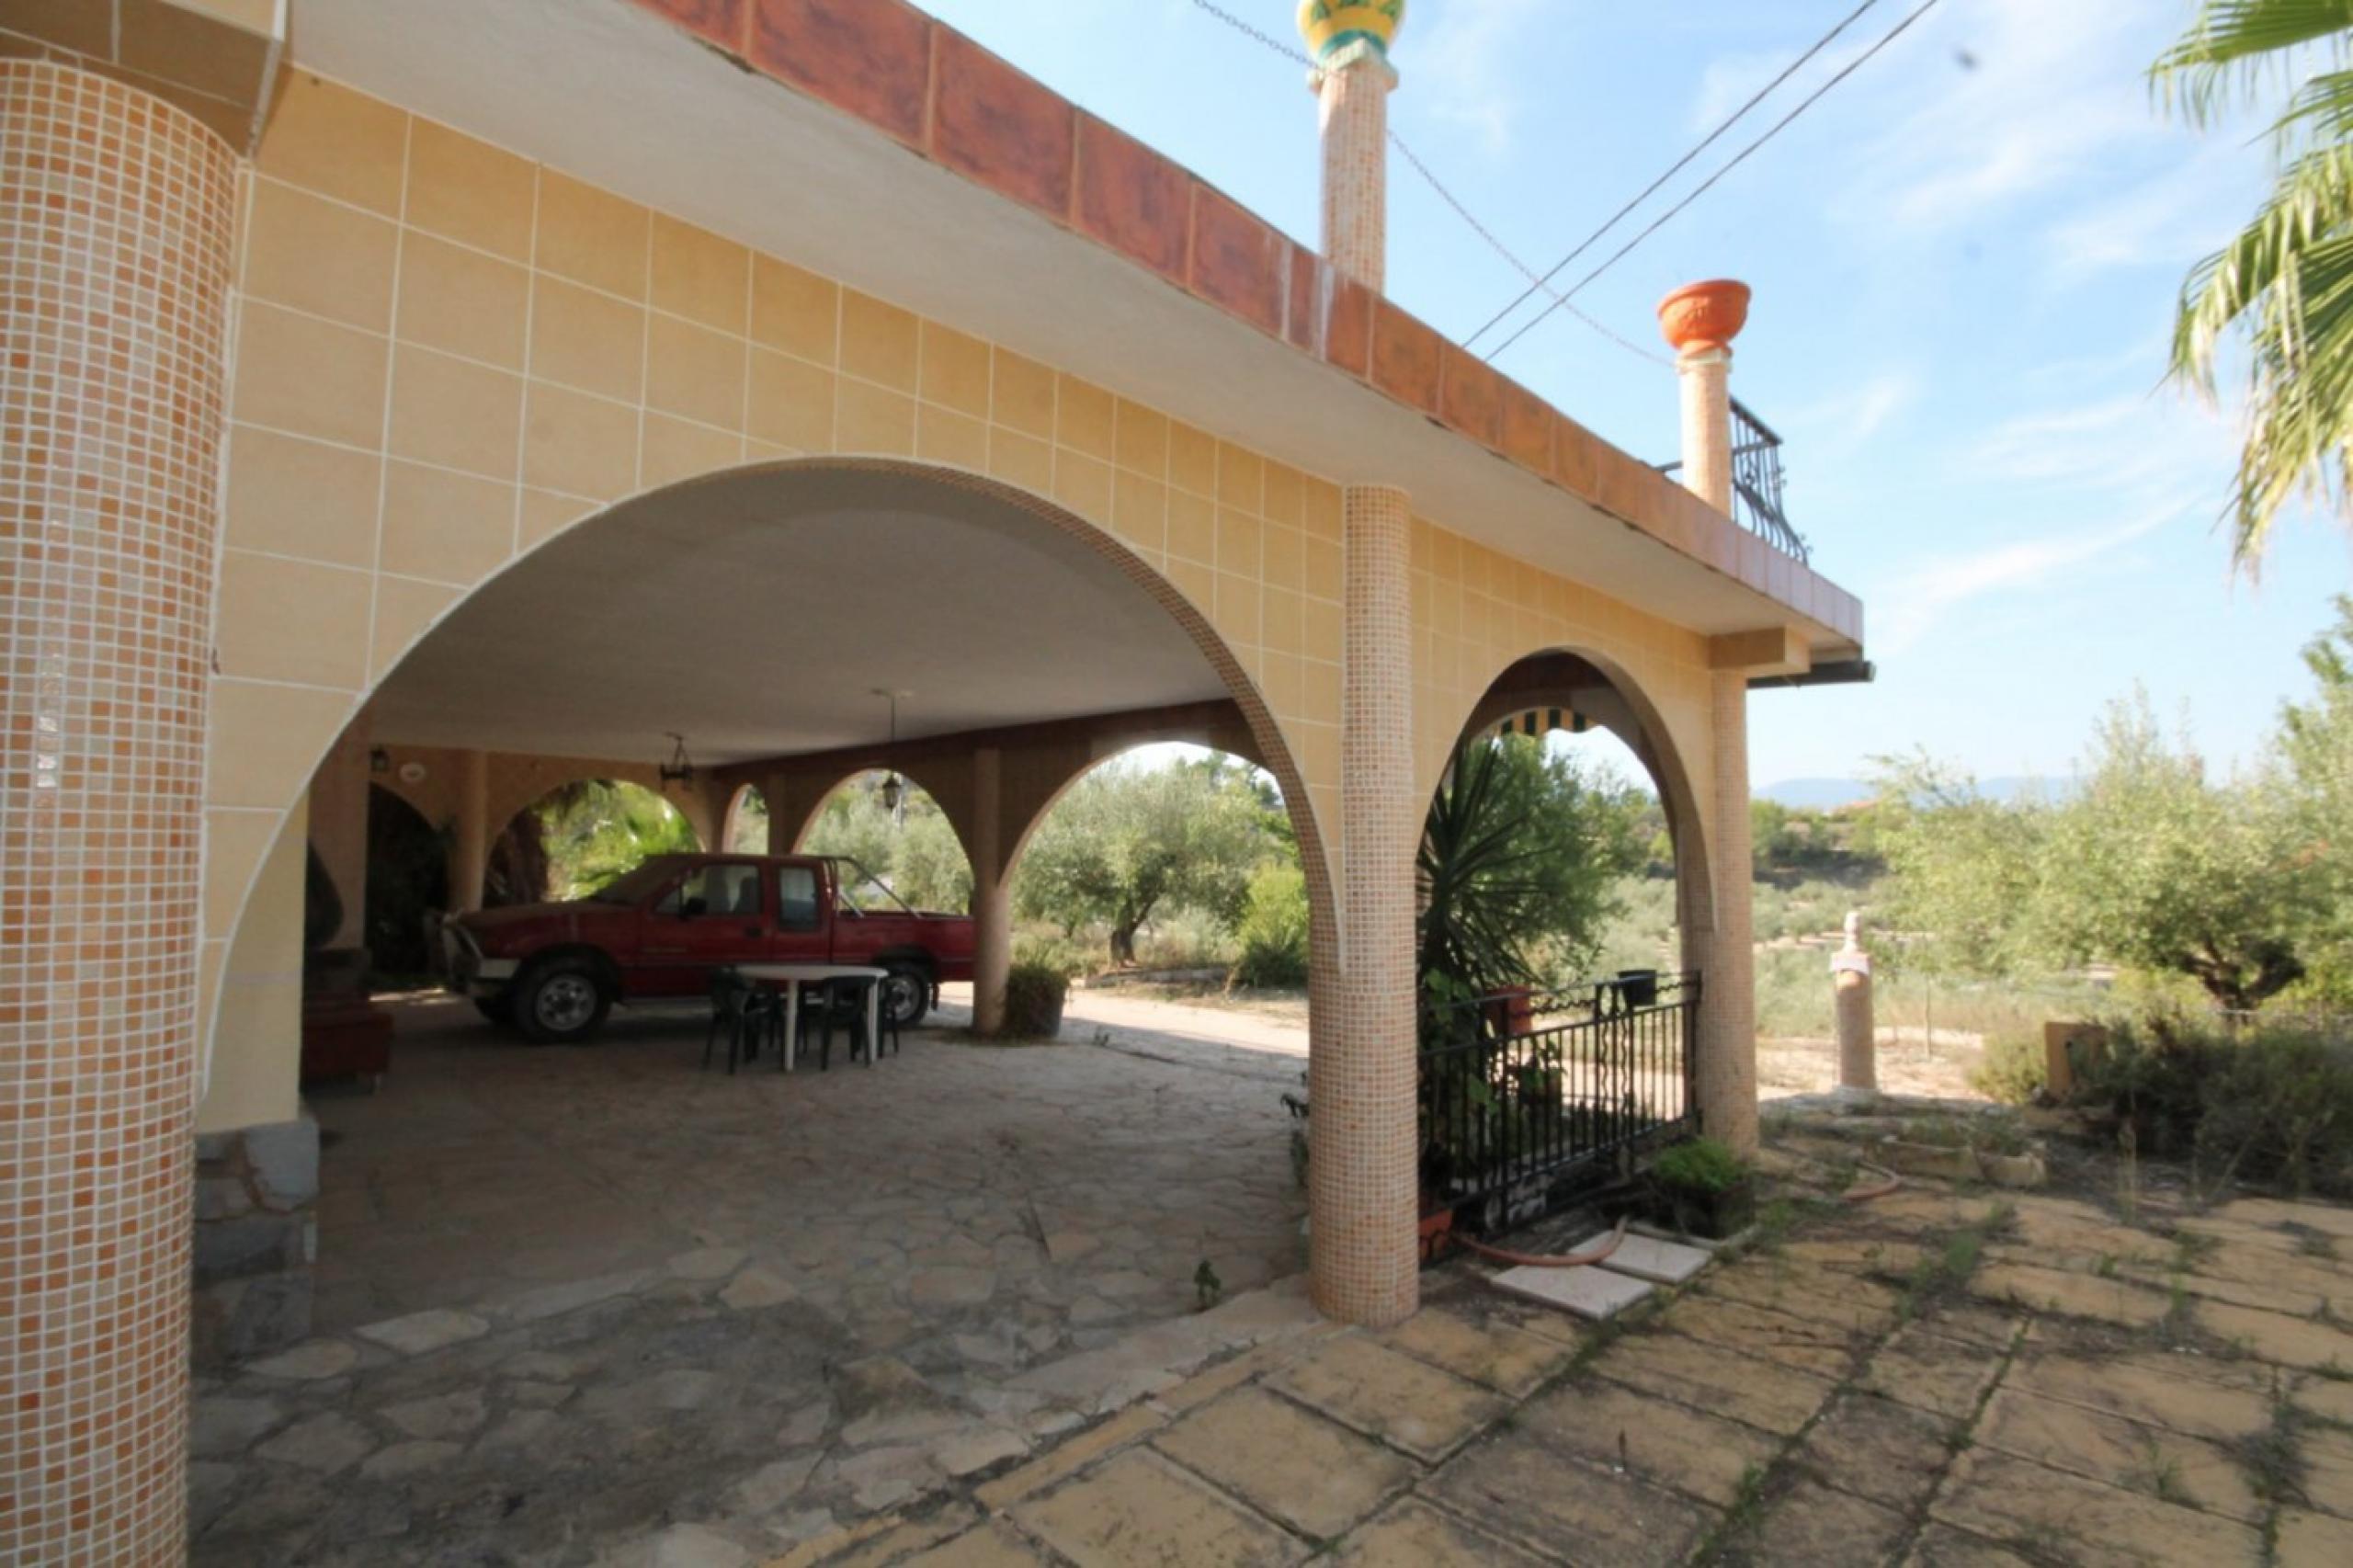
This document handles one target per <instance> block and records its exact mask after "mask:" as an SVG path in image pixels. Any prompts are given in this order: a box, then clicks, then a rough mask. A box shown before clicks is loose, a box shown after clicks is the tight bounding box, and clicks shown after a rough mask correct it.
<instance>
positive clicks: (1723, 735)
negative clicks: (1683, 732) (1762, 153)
mask: <svg viewBox="0 0 2353 1568" xmlns="http://www.w3.org/2000/svg"><path fill="white" fill-rule="evenodd" d="M1676 369H1677V371H1678V372H1679V380H1680V381H1681V383H1682V396H1683V477H1684V483H1686V484H1688V486H1689V487H1690V488H1691V491H1692V492H1693V494H1697V495H1699V496H1700V497H1701V498H1702V499H1704V500H1705V501H1706V502H1707V503H1708V504H1709V505H1710V506H1713V507H1715V508H1716V509H1717V510H1719V511H1721V512H1724V513H1726V514H1729V513H1730V512H1731V511H1732V386H1731V375H1732V350H1731V349H1730V348H1728V347H1724V346H1723V345H1722V344H1721V343H1715V342H1708V341H1695V342H1690V343H1687V344H1685V345H1684V346H1683V347H1682V351H1681V352H1680V354H1678V355H1677V359H1676ZM1709 679H1710V682H1711V690H1710V692H1709V724H1708V728H1709V750H1710V753H1711V757H1712V759H1713V771H1712V782H1713V784H1714V790H1713V800H1714V802H1715V816H1714V820H1713V822H1712V823H1711V824H1710V827H1711V832H1710V833H1709V835H1708V841H1709V849H1710V855H1709V861H1710V864H1711V865H1712V866H1713V867H1714V868H1715V873H1716V885H1715V910H1714V914H1715V920H1714V923H1713V926H1711V929H1710V931H1709V932H1708V936H1707V939H1706V941H1705V942H1704V943H1703V944H1701V953H1702V962H1701V965H1700V969H1701V974H1700V992H1699V1125H1700V1127H1701V1129H1702V1130H1703V1131H1706V1132H1707V1133H1708V1134H1709V1135H1710V1136H1711V1137H1714V1138H1720V1139H1722V1140H1723V1141H1724V1142H1727V1143H1729V1144H1731V1145H1732V1146H1733V1148H1735V1149H1739V1150H1742V1151H1744V1152H1745V1151H1747V1150H1750V1149H1754V1148H1755V1147H1756V945H1755V937H1754V926H1753V922H1752V918H1751V914H1750V908H1749V900H1750V892H1751V888H1750V876H1751V873H1750V866H1751V863H1752V860H1753V858H1754V855H1753V850H1752V846H1751V844H1750V837H1751V834H1750V827H1749V820H1748V674H1747V672H1746V671H1745V670H1736V669H1735V670H1717V671H1715V672H1714V673H1713V674H1712V675H1711V676H1710V677H1709Z"/></svg>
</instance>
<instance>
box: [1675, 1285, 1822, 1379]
mask: <svg viewBox="0 0 2353 1568" xmlns="http://www.w3.org/2000/svg"><path fill="white" fill-rule="evenodd" d="M1663 1322H1664V1323H1665V1326H1666V1327H1668V1328H1670V1329H1673V1330H1674V1331H1675V1332H1676V1333H1677V1334H1687V1335H1690V1336H1691V1337H1692V1338H1694V1339H1699V1340H1705V1341H1706V1342H1707V1343H1709V1344H1711V1345H1721V1346H1724V1347H1725V1348H1726V1349H1729V1350H1739V1351H1743V1352H1745V1353H1746V1354H1748V1355H1751V1356H1755V1357H1756V1358H1759V1359H1761V1360H1766V1361H1772V1362H1776V1363H1778V1364H1779V1365H1781V1366H1784V1367H1795V1368H1798V1369H1800V1370H1802V1371H1808V1372H1812V1373H1813V1374H1814V1375H1816V1376H1817V1377H1824V1378H1832V1379H1836V1378H1843V1377H1845V1376H1846V1375H1847V1371H1848V1369H1850V1368H1851V1367H1852V1366H1853V1365H1854V1360H1855V1354H1856V1351H1857V1348H1858V1347H1859V1346H1860V1345H1861V1344H1862V1343H1863V1342H1862V1340H1861V1338H1860V1337H1859V1335H1852V1334H1849V1333H1847V1331H1846V1330H1845V1329H1843V1328H1841V1327H1839V1326H1837V1325H1836V1324H1824V1323H1820V1322H1817V1321H1815V1320H1813V1319H1811V1318H1803V1317H1799V1316H1797V1315H1796V1314H1795V1313H1793V1312H1777V1311H1775V1310H1774V1309H1772V1308H1769V1307H1752V1306H1750V1305H1749V1304H1748V1303H1747V1302H1745V1301H1731V1300H1728V1299H1725V1298H1722V1297H1717V1296H1686V1297H1685V1298H1684V1299H1683V1300H1681V1301H1677V1302H1676V1304H1675V1305H1674V1307H1672V1308H1671V1309H1669V1311H1668V1312H1667V1314H1666V1316H1665V1319H1664V1320H1663Z"/></svg>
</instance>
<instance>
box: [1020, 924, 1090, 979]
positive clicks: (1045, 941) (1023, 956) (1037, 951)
mask: <svg viewBox="0 0 2353 1568" xmlns="http://www.w3.org/2000/svg"><path fill="white" fill-rule="evenodd" d="M1092 963H1093V955H1092V953H1091V952H1090V951H1089V950H1088V949H1086V948H1084V947H1081V946H1080V945H1079V944H1078V943H1076V942H1074V941H1072V940H1070V939H1069V938H1068V937H1037V936H1028V935H1024V936H1021V937H1016V938H1015V939H1014V943H1013V967H1014V968H1016V969H1042V970H1051V971H1053V972H1054V973H1055V974H1057V975H1060V976H1061V977H1062V978H1063V981H1065V982H1068V981H1071V980H1074V979H1076V978H1077V977H1078V976H1080V975H1082V974H1085V973H1086V972H1087V971H1088V969H1089V968H1090V967H1092Z"/></svg>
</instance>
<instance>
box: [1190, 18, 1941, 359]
mask: <svg viewBox="0 0 2353 1568" xmlns="http://www.w3.org/2000/svg"><path fill="white" fill-rule="evenodd" d="M1197 3H1198V0H1197ZM1932 3H1933V0H1932ZM1878 4H1879V0H1863V3H1862V4H1861V5H1859V6H1856V7H1855V8H1854V9H1853V10H1852V11H1849V12H1847V15H1846V17H1844V18H1843V19H1842V20H1841V21H1840V22H1839V23H1838V25H1837V26H1836V27H1835V28H1831V29H1830V30H1829V31H1828V32H1826V33H1824V34H1823V35H1822V36H1821V37H1820V38H1818V39H1816V40H1814V41H1813V48H1811V49H1809V50H1807V51H1805V52H1804V53H1803V54H1801V55H1799V56H1798V57H1797V58H1796V59H1795V60H1792V61H1790V62H1789V64H1788V65H1787V66H1785V67H1784V68H1783V69H1782V71H1781V74H1779V75H1778V76H1776V77H1774V78H1773V79H1772V80H1771V81H1769V82H1768V83H1766V84H1765V85H1763V86H1761V87H1759V88H1757V89H1756V92H1755V93H1753V94H1751V95H1750V96H1749V99H1748V101H1747V102H1746V103H1745V104H1742V105H1741V106H1740V107H1739V108H1736V109H1734V110H1733V111H1732V113H1731V114H1730V115H1728V116H1726V117H1725V118H1724V119H1722V121H1721V122H1719V123H1718V125H1717V126H1716V128H1715V129H1714V130H1713V131H1709V132H1708V134H1707V135H1705V136H1703V137H1701V138H1700V139H1699V142H1698V143H1697V144H1696V145H1694V146H1693V147H1692V148H1691V150H1690V151H1689V152H1688V153H1684V154H1683V156H1681V157H1679V158H1677V159H1676V160H1675V162H1673V163H1672V164H1669V165H1667V166H1666V170H1665V173H1663V174H1661V175H1660V176H1658V178H1656V179H1654V180H1653V181H1651V183H1650V184H1648V185H1646V186H1644V187H1643V188H1642V189H1641V190H1640V191H1639V192H1637V193H1636V195H1635V197H1634V199H1632V200H1631V201H1629V202H1627V203H1626V205H1625V206H1623V207H1620V209H1618V210H1617V211H1615V212H1612V213H1611V214H1610V215H1609V218H1608V222H1605V223H1603V224H1602V225H1601V227H1599V228H1598V229H1596V230H1595V231H1594V232H1593V233H1590V234H1587V235H1586V237H1585V238H1584V239H1582V240H1580V241H1578V242H1577V245H1576V248H1575V249H1574V250H1572V251H1571V252H1569V254H1568V255H1566V256H1563V257H1562V258H1561V259H1560V260H1558V261H1556V262H1554V263H1553V264H1552V270H1551V271H1549V272H1547V273H1545V274H1544V276H1543V277H1542V278H1536V277H1535V276H1534V274H1532V273H1531V274H1530V275H1529V277H1530V278H1531V281H1530V283H1529V287H1528V288H1525V289H1523V290H1520V291H1519V293H1518V296H1517V297H1516V298H1514V299H1513V301H1512V302H1511V303H1510V304H1508V305H1506V306H1505V307H1504V308H1503V309H1502V310H1500V311H1497V312H1495V314H1494V315H1492V316H1490V317H1488V318H1487V320H1486V322H1485V323H1484V324H1483V325H1481V327H1480V328H1479V330H1478V331H1476V332H1474V333H1472V335H1470V336H1468V337H1466V338H1464V339H1463V340H1462V347H1465V348H1468V347H1471V346H1472V344H1475V343H1477V342H1478V341H1479V340H1480V339H1481V338H1483V337H1484V336H1486V335H1487V334H1488V333H1490V332H1492V331H1494V330H1495V324H1497V323H1498V322H1501V321H1502V320H1504V318H1505V317H1506V316H1508V315H1510V314H1511V313H1512V312H1514V311H1516V310H1518V309H1519V307H1520V306H1521V305H1523V304H1525V303H1527V301H1528V297H1529V295H1530V294H1533V293H1535V292H1536V291H1537V290H1540V289H1542V290H1545V292H1547V293H1551V292H1552V290H1550V289H1549V288H1547V287H1546V286H1547V285H1548V284H1550V283H1551V282H1552V279H1553V278H1557V277H1559V276H1560V274H1561V271H1562V269H1563V267H1567V266H1568V265H1569V263H1571V262H1573V261H1574V260H1576V258H1577V257H1579V256H1583V255H1584V254H1585V253H1586V251H1588V250H1590V249H1592V248H1593V246H1594V245H1595V244H1597V242H1598V241H1599V240H1600V239H1601V236H1602V235H1604V234H1606V233H1608V232H1609V231H1610V230H1612V229H1614V228H1616V227H1617V226H1618V225H1619V223H1620V222H1622V221H1623V220H1624V219H1625V217H1626V215H1627V214H1628V213H1630V212H1631V211H1632V210H1634V209H1635V208H1637V207H1640V206H1641V205H1642V204H1643V202H1645V201H1648V200H1649V199H1651V198H1652V197H1653V196H1654V195H1655V194H1656V193H1657V191H1658V189H1659V187H1661V186H1663V185H1665V183H1666V182H1667V181H1669V180H1671V179H1673V178H1674V177H1675V176H1677V175H1679V174H1681V173H1682V172H1683V171H1684V170H1685V169H1687V168H1688V167H1689V166H1690V165H1691V160H1692V159H1694V158H1696V157H1698V156H1699V154H1700V153H1704V152H1706V151H1707V150H1708V149H1709V148H1710V147H1711V146H1713V145H1714V144H1715V142H1716V141H1717V140H1718V139H1719V138H1720V137H1722V135H1723V133H1724V132H1725V131H1730V130H1731V129H1732V128H1733V126H1735V125H1737V124H1739V123H1740V122H1741V120H1742V119H1744V118H1745V117H1746V115H1747V113H1748V111H1749V110H1750V109H1753V108H1756V106H1757V105H1758V104H1760V103H1762V102H1764V101H1765V99H1766V98H1767V97H1769V96H1770V95H1771V93H1772V92H1773V90H1774V89H1775V88H1776V87H1779V85H1781V84H1782V83H1784V82H1786V81H1788V80H1789V79H1790V77H1791V76H1794V75H1796V74H1797V73H1798V71H1799V70H1800V69H1801V68H1802V67H1803V66H1804V64H1805V62H1807V61H1809V60H1812V59H1813V57H1814V56H1815V55H1817V54H1820V53H1821V52H1822V51H1824V50H1825V49H1827V48H1829V47H1830V45H1831V44H1832V43H1833V42H1835V41H1836V40H1837V37H1838V35H1839V34H1840V33H1843V32H1845V31H1846V30H1847V28H1850V27H1852V26H1854V24H1855V23H1856V21H1857V20H1858V19H1859V18H1860V17H1861V16H1862V15H1863V13H1864V12H1866V11H1868V10H1870V8H1871V7H1872V6H1876V5H1878ZM1924 8H1925V7H1924ZM1905 25H1906V26H1909V25H1910V24H1908V23H1907V24H1905ZM1897 30H1898V31H1901V30H1902V29H1901V28H1898V29H1897ZM1864 58H1866V59H1868V58H1870V57H1869V56H1868V55H1867V56H1865V57H1864ZM1552 297H1553V299H1554V300H1556V301H1562V300H1563V296H1561V295H1559V294H1553V296H1552ZM1563 302H1565V301H1563ZM1498 352H1500V350H1498ZM1487 358H1490V359H1492V358H1495V355H1493V354H1490V355H1488V356H1487Z"/></svg>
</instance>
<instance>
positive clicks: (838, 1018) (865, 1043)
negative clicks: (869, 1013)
mask: <svg viewBox="0 0 2353 1568" xmlns="http://www.w3.org/2000/svg"><path fill="white" fill-rule="evenodd" d="M874 984H875V983H874V982H873V981H870V980H860V979H858V978H857V977H856V976H854V975H844V976H841V977H839V978H837V979H834V980H821V981H818V982H816V983H814V984H813V985H812V986H811V988H810V989H811V990H813V991H814V992H815V993H816V998H815V1000H814V1001H813V1002H812V1001H806V1000H804V1001H803V1002H802V1003H801V1040H803V1041H804V1042H805V1041H806V1040H808V1038H809V1031H810V1030H811V1029H815V1030H816V1031H817V1070H818V1071H819V1072H821V1073H822V1072H826V1071H828V1070H830V1069H831V1067H832V1066H833V1055H834V1026H835V1024H839V1025H841V1026H842V1027H843V1028H844V1029H845V1030H847V1033H848V1035H849V1052H850V1060H851V1061H853V1062H855V1061H857V1060H858V1051H859V1050H860V1049H861V1048H864V1049H865V1051H866V1052H867V1057H868V1060H870V1061H871V1060H872V1059H873V1042H872V1041H871V1040H870V1039H868V1037H867V1033H866V997H867V993H868V992H870V991H871V990H872V989H873V987H874Z"/></svg>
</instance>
